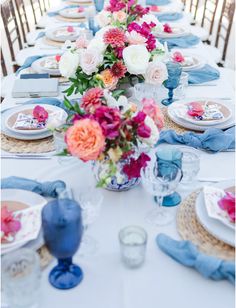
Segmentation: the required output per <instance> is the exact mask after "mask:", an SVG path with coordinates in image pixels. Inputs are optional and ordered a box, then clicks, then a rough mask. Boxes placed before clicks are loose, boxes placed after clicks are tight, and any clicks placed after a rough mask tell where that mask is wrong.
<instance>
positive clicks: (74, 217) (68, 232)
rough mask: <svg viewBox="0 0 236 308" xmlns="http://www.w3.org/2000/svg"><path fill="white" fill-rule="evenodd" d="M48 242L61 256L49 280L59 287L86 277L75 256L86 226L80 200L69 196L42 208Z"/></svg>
mask: <svg viewBox="0 0 236 308" xmlns="http://www.w3.org/2000/svg"><path fill="white" fill-rule="evenodd" d="M42 225H43V233H44V239H45V243H46V245H47V247H48V249H49V251H50V253H51V254H52V255H53V256H54V257H56V258H57V259H58V265H56V266H55V267H54V268H53V269H52V271H51V272H50V274H49V281H50V283H51V284H52V285H53V286H54V287H55V288H58V289H70V288H73V287H75V286H77V285H78V284H79V283H80V282H81V280H82V279H83V272H82V270H81V268H80V267H79V266H78V265H75V264H73V262H72V257H73V255H74V254H75V253H76V251H77V249H78V248H79V246H80V242H81V238H82V233H83V227H82V216H81V209H80V206H79V204H78V203H77V202H76V201H74V200H71V199H69V198H65V199H57V200H53V201H50V202H48V203H47V205H46V206H45V207H44V208H43V211H42Z"/></svg>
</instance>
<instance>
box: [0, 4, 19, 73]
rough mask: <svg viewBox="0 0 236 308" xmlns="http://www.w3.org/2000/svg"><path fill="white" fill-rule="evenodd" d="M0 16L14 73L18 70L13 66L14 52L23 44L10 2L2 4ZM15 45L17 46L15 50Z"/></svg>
mask: <svg viewBox="0 0 236 308" xmlns="http://www.w3.org/2000/svg"><path fill="white" fill-rule="evenodd" d="M1 15H2V20H3V24H4V28H5V32H6V37H7V42H8V46H9V49H10V55H11V60H12V64H13V69H14V71H16V70H17V68H18V66H17V65H16V64H15V60H16V52H17V51H19V50H20V49H22V48H23V43H22V38H21V35H20V30H19V26H18V22H17V19H16V14H15V10H14V6H13V3H12V0H5V1H4V2H3V3H2V5H1ZM16 45H18V46H17V50H16Z"/></svg>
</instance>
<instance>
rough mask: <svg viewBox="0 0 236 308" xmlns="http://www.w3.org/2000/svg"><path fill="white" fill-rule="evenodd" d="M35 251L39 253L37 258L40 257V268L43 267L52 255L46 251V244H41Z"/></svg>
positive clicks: (50, 259)
mask: <svg viewBox="0 0 236 308" xmlns="http://www.w3.org/2000/svg"><path fill="white" fill-rule="evenodd" d="M37 253H38V254H39V258H40V266H41V269H44V268H45V267H46V266H48V264H49V263H50V262H51V261H52V259H53V257H52V255H51V254H50V252H49V251H48V249H47V247H46V245H43V246H42V247H40V248H39V249H38V250H37Z"/></svg>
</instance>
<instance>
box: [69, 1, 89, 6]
mask: <svg viewBox="0 0 236 308" xmlns="http://www.w3.org/2000/svg"><path fill="white" fill-rule="evenodd" d="M66 3H67V4H72V5H75V4H77V5H79V6H87V5H93V1H87V2H82V3H80V2H75V1H66Z"/></svg>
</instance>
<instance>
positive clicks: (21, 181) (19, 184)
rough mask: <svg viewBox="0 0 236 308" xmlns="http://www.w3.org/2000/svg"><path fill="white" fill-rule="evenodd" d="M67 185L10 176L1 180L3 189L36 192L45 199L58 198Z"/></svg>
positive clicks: (61, 182) (59, 182) (58, 182)
mask: <svg viewBox="0 0 236 308" xmlns="http://www.w3.org/2000/svg"><path fill="white" fill-rule="evenodd" d="M65 187H66V184H65V183H64V182H63V181H59V180H58V181H52V182H43V183H40V182H37V181H34V180H30V179H25V178H21V177H16V176H10V177H8V178H4V179H2V180H1V188H2V189H23V190H29V191H32V192H35V193H37V194H39V195H42V196H45V197H52V198H56V197H57V195H58V194H59V193H60V192H61V191H62V190H64V189H65Z"/></svg>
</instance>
